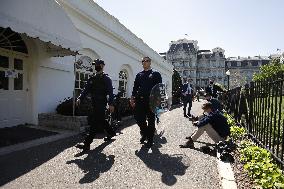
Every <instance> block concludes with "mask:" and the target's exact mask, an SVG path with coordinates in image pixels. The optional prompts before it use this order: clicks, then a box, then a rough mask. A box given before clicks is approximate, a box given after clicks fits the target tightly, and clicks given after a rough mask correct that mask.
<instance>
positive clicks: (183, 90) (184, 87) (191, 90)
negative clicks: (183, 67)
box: [181, 83, 193, 96]
mask: <svg viewBox="0 0 284 189" xmlns="http://www.w3.org/2000/svg"><path fill="white" fill-rule="evenodd" d="M188 87H190V84H189V83H185V84H183V85H182V90H181V92H182V93H185V92H186V91H187V89H188ZM189 95H190V96H192V95H193V89H192V87H190V94H189Z"/></svg>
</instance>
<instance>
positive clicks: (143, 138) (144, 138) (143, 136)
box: [140, 135, 147, 144]
mask: <svg viewBox="0 0 284 189" xmlns="http://www.w3.org/2000/svg"><path fill="white" fill-rule="evenodd" d="M146 140H147V137H146V135H142V136H141V138H140V144H144V143H145V141H146Z"/></svg>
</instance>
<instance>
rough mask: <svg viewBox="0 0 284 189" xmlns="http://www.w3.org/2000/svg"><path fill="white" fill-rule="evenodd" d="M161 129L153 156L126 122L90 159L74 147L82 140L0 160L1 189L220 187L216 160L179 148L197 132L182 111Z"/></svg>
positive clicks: (173, 114) (166, 118)
mask: <svg viewBox="0 0 284 189" xmlns="http://www.w3.org/2000/svg"><path fill="white" fill-rule="evenodd" d="M201 103H202V102H194V103H193V111H192V112H194V113H195V114H197V112H198V111H199V112H200V106H201ZM157 129H158V134H159V135H157V136H156V139H155V141H156V142H155V144H154V146H153V147H152V149H151V150H149V151H147V150H146V149H145V148H141V144H140V143H139V138H140V136H139V128H138V126H137V125H136V124H135V123H128V125H127V126H125V128H123V130H122V133H121V134H120V135H118V136H116V137H115V139H116V140H114V141H113V142H110V143H104V142H103V140H102V139H97V140H94V142H93V143H92V145H91V151H90V152H89V153H88V154H84V155H81V154H80V153H79V152H80V150H79V149H77V148H75V147H74V145H75V144H76V143H77V142H80V141H82V136H79V135H78V136H73V137H69V138H66V139H62V140H58V141H55V142H51V143H48V144H42V145H40V146H36V147H32V148H29V149H26V150H22V151H17V152H13V153H10V154H6V155H3V156H0V187H2V188H9V189H10V188H27V189H30V188H52V189H53V188H189V189H194V188H198V189H202V188H204V189H205V188H206V189H207V188H209V189H211V188H212V189H218V188H221V186H220V179H219V175H218V169H217V162H216V157H214V156H210V155H207V154H204V153H202V152H201V151H200V150H199V148H197V149H181V148H179V144H182V143H184V142H185V141H186V140H185V137H186V136H188V135H190V134H191V133H192V131H193V130H194V127H193V126H192V124H191V122H190V121H188V119H186V118H184V117H183V113H182V107H180V108H176V109H174V110H172V111H170V112H167V113H165V114H163V115H162V117H161V123H160V124H159V125H158V127H157ZM161 131H164V132H162V133H161ZM200 141H201V142H200V143H196V147H200V146H204V145H205V143H208V142H212V141H211V140H210V139H209V138H208V137H207V136H206V135H205V136H202V137H201V138H200Z"/></svg>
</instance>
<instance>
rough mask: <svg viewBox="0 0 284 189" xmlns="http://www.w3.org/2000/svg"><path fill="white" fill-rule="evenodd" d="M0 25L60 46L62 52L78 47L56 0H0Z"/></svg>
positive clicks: (77, 37) (76, 49)
mask: <svg viewBox="0 0 284 189" xmlns="http://www.w3.org/2000/svg"><path fill="white" fill-rule="evenodd" d="M0 27H3V28H8V27H10V28H11V29H12V30H13V31H15V32H17V33H22V34H26V35H27V36H29V37H32V38H38V39H40V40H41V41H44V42H50V43H51V44H53V45H55V46H57V47H56V48H57V49H58V48H61V47H62V48H63V49H64V54H65V55H67V54H68V53H66V52H67V51H69V54H75V53H77V52H78V51H79V50H80V49H81V41H80V38H79V35H78V32H77V30H76V28H75V26H74V25H73V23H72V21H71V20H70V18H69V17H68V15H67V14H66V13H65V12H64V10H63V9H62V8H61V7H60V5H59V4H58V3H57V2H56V1H55V0H1V2H0ZM66 50H67V51H66Z"/></svg>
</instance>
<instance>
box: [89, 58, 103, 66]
mask: <svg viewBox="0 0 284 189" xmlns="http://www.w3.org/2000/svg"><path fill="white" fill-rule="evenodd" d="M96 64H97V65H98V64H103V65H105V62H104V61H103V60H101V59H96V60H94V62H93V63H92V65H96Z"/></svg>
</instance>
